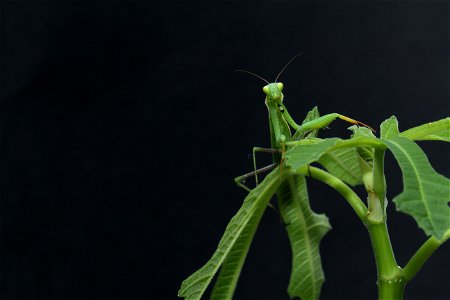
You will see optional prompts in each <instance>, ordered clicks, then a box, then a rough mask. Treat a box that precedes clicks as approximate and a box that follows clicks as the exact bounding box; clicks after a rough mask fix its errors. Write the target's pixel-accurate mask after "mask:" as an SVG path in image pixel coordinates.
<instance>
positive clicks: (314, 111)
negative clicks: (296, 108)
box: [302, 106, 320, 137]
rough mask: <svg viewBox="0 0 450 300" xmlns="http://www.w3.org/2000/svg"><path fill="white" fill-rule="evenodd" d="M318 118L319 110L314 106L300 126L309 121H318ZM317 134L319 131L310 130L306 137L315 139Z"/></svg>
mask: <svg viewBox="0 0 450 300" xmlns="http://www.w3.org/2000/svg"><path fill="white" fill-rule="evenodd" d="M319 117H320V113H319V109H318V108H317V106H314V107H313V108H312V109H311V110H310V111H309V112H308V114H306V117H305V119H304V120H303V122H302V124H305V123H307V122H309V121H312V120H315V119H318V118H319ZM318 134H319V129H316V130H312V131H310V132H309V133H308V134H307V135H306V137H317V135H318Z"/></svg>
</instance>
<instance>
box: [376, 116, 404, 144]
mask: <svg viewBox="0 0 450 300" xmlns="http://www.w3.org/2000/svg"><path fill="white" fill-rule="evenodd" d="M380 131H381V132H380V137H381V139H383V140H386V139H389V138H391V137H394V136H397V135H398V134H399V133H400V132H399V131H398V121H397V118H396V117H395V116H392V117H390V118H389V119H387V120H385V121H384V122H383V123H381V125H380Z"/></svg>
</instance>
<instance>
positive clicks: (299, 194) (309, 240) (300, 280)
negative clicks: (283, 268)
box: [277, 175, 331, 300]
mask: <svg viewBox="0 0 450 300" xmlns="http://www.w3.org/2000/svg"><path fill="white" fill-rule="evenodd" d="M277 197H278V205H279V209H280V213H281V215H282V218H283V221H284V222H285V224H286V230H287V233H288V236H289V241H290V244H291V250H292V270H291V276H290V280H289V286H288V294H289V296H290V297H291V298H294V297H299V298H301V299H302V300H313V299H318V298H319V296H320V291H321V287H322V284H323V282H324V281H325V276H324V274H323V270H322V263H321V259H320V253H319V244H320V241H321V239H322V238H323V236H324V235H325V234H326V233H327V232H328V231H329V230H330V228H331V226H330V223H329V222H328V218H327V217H326V216H325V215H319V214H316V213H314V212H313V211H312V209H311V207H310V205H309V199H308V192H307V187H306V180H305V177H303V176H301V175H294V176H291V177H289V178H287V179H286V180H285V181H284V182H283V183H282V184H281V186H280V188H279V189H278V192H277Z"/></svg>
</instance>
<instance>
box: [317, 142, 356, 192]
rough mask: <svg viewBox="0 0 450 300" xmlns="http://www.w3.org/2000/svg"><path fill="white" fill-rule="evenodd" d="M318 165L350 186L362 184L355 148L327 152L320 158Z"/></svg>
mask: <svg viewBox="0 0 450 300" xmlns="http://www.w3.org/2000/svg"><path fill="white" fill-rule="evenodd" d="M319 163H320V164H321V165H322V166H324V167H325V169H327V171H328V172H330V173H331V174H333V175H334V176H336V177H338V178H340V179H341V180H343V181H345V182H346V183H348V184H350V185H352V186H355V185H358V184H361V183H362V179H361V169H360V167H359V163H358V156H357V155H356V150H355V148H339V149H335V150H331V151H328V152H326V153H325V154H324V155H323V156H322V157H320V159H319Z"/></svg>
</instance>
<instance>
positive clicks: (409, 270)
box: [403, 236, 445, 281]
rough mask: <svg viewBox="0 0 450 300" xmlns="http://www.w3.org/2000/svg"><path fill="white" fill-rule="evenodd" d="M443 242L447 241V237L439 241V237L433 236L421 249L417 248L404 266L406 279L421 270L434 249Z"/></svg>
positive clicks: (409, 278)
mask: <svg viewBox="0 0 450 300" xmlns="http://www.w3.org/2000/svg"><path fill="white" fill-rule="evenodd" d="M443 242H445V239H444V240H442V241H439V240H438V239H437V238H435V237H434V236H432V237H430V238H429V239H428V240H427V241H426V242H425V243H424V244H423V245H422V246H421V247H420V248H419V249H417V251H416V253H415V254H414V255H413V257H411V259H410V260H409V262H408V263H407V264H406V266H405V267H404V268H403V276H404V278H405V280H406V281H409V280H411V279H412V278H413V277H414V276H415V275H416V274H417V272H419V270H420V269H421V268H422V266H423V265H424V263H425V262H426V261H427V260H428V258H429V257H430V256H431V255H432V254H433V253H434V251H436V249H437V248H439V246H440V245H442V243H443Z"/></svg>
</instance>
